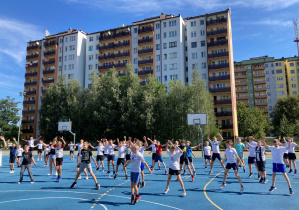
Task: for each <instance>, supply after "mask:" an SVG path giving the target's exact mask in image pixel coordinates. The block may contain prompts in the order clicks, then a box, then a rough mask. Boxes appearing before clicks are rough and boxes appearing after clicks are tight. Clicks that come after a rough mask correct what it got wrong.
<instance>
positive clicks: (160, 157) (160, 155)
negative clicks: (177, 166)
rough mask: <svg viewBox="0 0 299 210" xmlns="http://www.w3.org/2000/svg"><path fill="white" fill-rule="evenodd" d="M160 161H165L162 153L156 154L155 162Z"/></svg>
mask: <svg viewBox="0 0 299 210" xmlns="http://www.w3.org/2000/svg"><path fill="white" fill-rule="evenodd" d="M158 161H160V162H161V163H163V160H162V154H156V155H155V162H158Z"/></svg>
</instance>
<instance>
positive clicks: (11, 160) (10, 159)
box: [9, 155, 16, 163]
mask: <svg viewBox="0 0 299 210" xmlns="http://www.w3.org/2000/svg"><path fill="white" fill-rule="evenodd" d="M15 161H16V156H15V155H10V156H9V163H15Z"/></svg>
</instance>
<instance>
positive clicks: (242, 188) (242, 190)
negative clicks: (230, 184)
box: [240, 186, 244, 194]
mask: <svg viewBox="0 0 299 210" xmlns="http://www.w3.org/2000/svg"><path fill="white" fill-rule="evenodd" d="M243 192H244V187H243V186H242V187H241V189H240V193H241V194H242V193H243Z"/></svg>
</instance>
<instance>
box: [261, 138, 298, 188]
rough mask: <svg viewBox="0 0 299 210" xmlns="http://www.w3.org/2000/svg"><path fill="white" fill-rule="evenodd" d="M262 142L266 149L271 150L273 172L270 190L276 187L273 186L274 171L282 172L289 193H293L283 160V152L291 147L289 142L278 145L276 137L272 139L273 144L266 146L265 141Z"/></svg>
mask: <svg viewBox="0 0 299 210" xmlns="http://www.w3.org/2000/svg"><path fill="white" fill-rule="evenodd" d="M263 144H264V145H265V147H266V148H267V149H269V150H270V151H271V154H272V163H273V173H272V186H271V188H270V189H269V191H270V192H272V191H274V190H275V189H276V187H275V181H276V173H277V172H278V173H282V174H283V176H284V178H285V180H286V182H287V184H288V186H289V191H290V194H294V191H293V189H292V186H291V182H290V180H289V177H288V175H287V173H286V168H285V165H284V162H283V154H284V153H285V151H286V150H288V149H290V148H291V144H288V146H287V147H282V146H280V142H279V140H277V139H274V141H273V146H268V145H267V144H266V142H265V141H263Z"/></svg>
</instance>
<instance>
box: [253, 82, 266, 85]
mask: <svg viewBox="0 0 299 210" xmlns="http://www.w3.org/2000/svg"><path fill="white" fill-rule="evenodd" d="M254 84H255V85H259V84H266V81H257V82H256V81H254Z"/></svg>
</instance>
